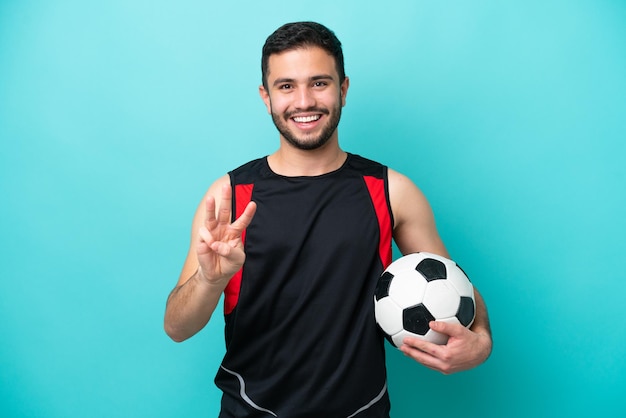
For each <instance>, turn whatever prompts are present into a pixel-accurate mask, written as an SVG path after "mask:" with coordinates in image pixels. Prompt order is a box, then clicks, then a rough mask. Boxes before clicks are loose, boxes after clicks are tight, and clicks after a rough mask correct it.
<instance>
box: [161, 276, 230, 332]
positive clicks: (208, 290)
mask: <svg viewBox="0 0 626 418" xmlns="http://www.w3.org/2000/svg"><path fill="white" fill-rule="evenodd" d="M224 287H225V284H212V283H209V282H208V281H206V280H204V279H203V278H202V277H200V275H199V273H198V272H196V273H194V275H193V276H192V277H190V278H189V280H187V281H186V282H185V283H184V284H182V285H179V286H177V287H175V288H174V290H172V292H171V293H170V295H169V297H168V299H167V306H166V309H165V321H164V328H165V332H166V333H167V335H169V336H170V338H172V339H173V340H174V341H177V342H181V341H184V340H186V339H187V338H189V337H191V336H193V335H195V334H196V333H197V332H198V331H200V330H201V329H202V328H204V326H205V325H206V324H207V323H208V322H209V319H211V315H212V314H213V312H214V311H215V307H216V306H217V303H218V301H219V299H220V296H221V294H222V292H223V291H224Z"/></svg>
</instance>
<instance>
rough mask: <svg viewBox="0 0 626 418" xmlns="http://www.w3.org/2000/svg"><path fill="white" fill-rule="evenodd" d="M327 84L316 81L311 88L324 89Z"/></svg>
mask: <svg viewBox="0 0 626 418" xmlns="http://www.w3.org/2000/svg"><path fill="white" fill-rule="evenodd" d="M327 85H328V83H327V82H326V81H316V82H315V83H313V87H326V86H327Z"/></svg>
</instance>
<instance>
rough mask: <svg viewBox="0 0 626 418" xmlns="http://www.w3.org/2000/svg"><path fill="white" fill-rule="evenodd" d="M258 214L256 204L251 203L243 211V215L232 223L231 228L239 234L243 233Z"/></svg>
mask: <svg viewBox="0 0 626 418" xmlns="http://www.w3.org/2000/svg"><path fill="white" fill-rule="evenodd" d="M255 213H256V203H254V202H249V203H248V204H247V205H246V208H245V209H244V210H243V213H242V214H241V215H240V216H239V218H237V219H236V220H235V222H233V223H232V225H231V227H232V228H233V229H234V230H236V231H237V232H238V233H239V234H241V233H242V232H243V230H244V229H246V228H247V227H248V226H250V223H252V218H254V214H255Z"/></svg>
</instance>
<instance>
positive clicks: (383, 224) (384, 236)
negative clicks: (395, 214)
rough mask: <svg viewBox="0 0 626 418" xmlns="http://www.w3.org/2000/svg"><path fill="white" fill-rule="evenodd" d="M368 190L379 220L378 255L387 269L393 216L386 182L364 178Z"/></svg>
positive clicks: (369, 177)
mask: <svg viewBox="0 0 626 418" xmlns="http://www.w3.org/2000/svg"><path fill="white" fill-rule="evenodd" d="M363 179H364V180H365V184H366V185H367V189H368V190H369V193H370V197H371V198H372V203H373V204H374V209H375V210H376V217H377V218H378V227H379V228H380V242H379V243H378V253H379V255H380V261H381V262H382V263H383V268H387V266H388V265H389V264H391V235H392V232H391V216H390V215H389V207H388V206H387V196H386V194H385V180H384V179H379V178H376V177H372V176H363Z"/></svg>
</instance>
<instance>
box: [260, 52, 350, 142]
mask: <svg viewBox="0 0 626 418" xmlns="http://www.w3.org/2000/svg"><path fill="white" fill-rule="evenodd" d="M268 64H269V65H268V73H267V86H268V87H267V90H266V89H265V88H264V87H263V86H261V87H260V88H259V92H260V93H261V98H262V99H263V101H264V102H265V105H266V106H267V111H268V112H269V113H270V114H271V115H272V120H273V121H274V125H276V128H277V129H278V131H279V132H280V134H281V137H282V138H284V140H285V141H287V142H288V143H289V144H291V145H292V146H294V147H296V148H298V149H303V150H312V149H317V148H320V147H321V146H323V145H324V144H326V143H327V142H328V141H329V140H330V139H331V138H332V139H335V140H336V138H337V125H339V119H340V118H341V108H342V107H343V106H344V105H345V104H346V94H347V92H348V85H349V80H348V78H347V77H346V79H345V80H344V82H343V83H341V84H340V81H339V74H338V73H337V68H336V66H335V59H334V58H333V56H332V55H329V54H328V53H327V52H326V51H324V50H323V49H321V48H318V47H306V48H298V49H294V50H290V51H285V52H282V53H280V54H273V55H271V56H270V57H269V61H268Z"/></svg>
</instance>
